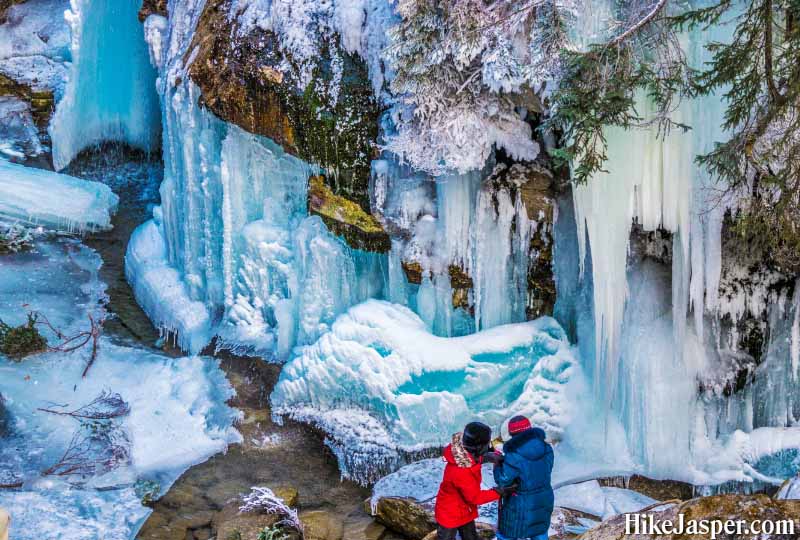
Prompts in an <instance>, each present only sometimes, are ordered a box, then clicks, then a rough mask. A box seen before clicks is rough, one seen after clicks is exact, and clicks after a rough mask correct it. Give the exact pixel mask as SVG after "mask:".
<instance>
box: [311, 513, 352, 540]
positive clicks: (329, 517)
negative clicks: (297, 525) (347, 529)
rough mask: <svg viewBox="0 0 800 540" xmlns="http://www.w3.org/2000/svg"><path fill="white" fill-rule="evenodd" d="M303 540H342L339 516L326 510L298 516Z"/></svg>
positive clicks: (342, 527) (342, 530) (342, 531)
mask: <svg viewBox="0 0 800 540" xmlns="http://www.w3.org/2000/svg"><path fill="white" fill-rule="evenodd" d="M300 521H301V522H302V523H303V538H304V539H305V540H342V539H343V538H344V522H343V521H342V519H341V517H340V516H337V515H336V514H334V513H333V512H329V511H327V510H313V511H311V512H304V513H302V514H300ZM348 540H349V539H348Z"/></svg>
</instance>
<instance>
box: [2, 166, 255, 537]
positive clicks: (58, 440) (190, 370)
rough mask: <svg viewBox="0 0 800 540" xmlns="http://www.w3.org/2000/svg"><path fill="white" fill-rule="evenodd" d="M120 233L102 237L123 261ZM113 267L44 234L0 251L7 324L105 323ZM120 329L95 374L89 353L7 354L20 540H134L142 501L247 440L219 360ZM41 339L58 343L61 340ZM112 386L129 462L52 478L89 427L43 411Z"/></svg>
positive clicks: (8, 498)
mask: <svg viewBox="0 0 800 540" xmlns="http://www.w3.org/2000/svg"><path fill="white" fill-rule="evenodd" d="M111 169H112V168H108V169H107V170H111ZM119 172H120V169H119V168H116V169H113V171H112V172H110V173H109V174H108V177H109V178H110V179H111V182H110V183H111V184H112V186H113V187H114V189H115V190H117V189H119V188H120V185H114V180H116V181H120V180H124V179H123V178H121V177H120V176H119V174H118V173H119ZM122 187H124V182H123V183H122ZM141 195H142V196H143V197H144V198H147V197H146V195H147V194H146V193H143V194H141ZM136 200H137V199H134V204H133V206H136V203H135V201H136ZM123 212H124V210H123ZM111 238H113V237H111V235H108V236H107V237H106V242H105V244H104V243H103V241H102V239H103V237H102V236H101V237H100V238H99V239H97V238H96V239H95V240H94V242H95V244H96V245H98V246H99V247H100V249H103V246H104V245H105V246H106V247H107V248H108V249H106V250H104V251H106V252H107V254H108V255H113V253H112V252H113V251H114V249H115V248H114V247H113V244H114V242H113V241H112V239H111ZM109 245H110V246H111V247H108V246H109ZM119 250H124V243H123V245H122V246H120V247H119ZM120 258H121V254H120ZM103 264H104V262H103V260H102V259H101V257H100V256H99V254H98V252H97V251H95V250H93V249H91V248H89V247H87V246H86V245H84V244H82V243H81V242H79V241H77V240H75V239H72V238H65V237H53V236H49V237H42V238H41V239H39V240H38V241H37V243H36V245H35V247H34V249H33V250H31V251H29V252H23V253H18V254H10V255H2V256H0V319H2V320H3V321H5V322H7V323H8V324H10V325H18V324H21V323H23V322H24V321H25V317H26V313H27V312H29V311H37V312H39V313H41V314H43V315H44V316H46V317H47V319H48V320H49V321H50V322H51V323H52V325H53V326H54V327H56V328H58V329H59V330H61V331H62V332H63V333H64V334H65V335H68V336H69V335H73V334H75V333H77V332H79V331H82V330H86V329H87V328H88V327H89V326H90V323H89V318H88V317H89V315H90V314H91V315H92V316H93V317H94V318H95V319H96V320H99V319H102V318H104V317H107V316H108V315H109V313H108V312H107V311H106V306H107V304H108V296H107V294H106V290H107V287H106V283H104V282H103V281H102V280H101V278H100V276H101V275H103V273H102V272H101V267H102V265H103ZM112 266H113V262H112ZM103 277H106V278H108V277H110V274H109V273H106V274H105V275H104V276H103ZM120 302H122V303H124V299H123V300H121V301H120ZM129 320H130V319H129ZM128 326H129V325H128ZM121 330H124V325H121V324H120V323H119V321H118V320H116V321H115V320H110V321H109V323H108V328H107V329H106V331H105V333H104V335H102V336H101V338H100V340H99V348H98V350H99V353H98V356H97V359H96V361H95V362H94V364H93V365H92V367H91V369H90V370H89V372H88V374H87V376H86V377H85V378H82V377H81V373H82V372H83V370H84V368H85V366H86V363H87V361H88V359H89V357H90V348H89V347H88V346H87V347H83V348H80V349H78V350H76V351H74V352H72V353H60V352H50V353H44V354H39V355H35V356H31V357H28V358H26V359H24V360H23V361H21V362H15V361H12V360H10V359H7V358H5V357H3V356H2V355H0V392H1V393H2V395H3V397H4V398H5V402H6V403H5V404H6V407H7V409H8V412H9V414H10V433H9V434H8V435H7V436H6V437H5V438H3V439H0V484H18V483H22V488H21V489H0V507H4V508H6V509H8V510H9V512H10V513H11V515H12V516H13V531H14V532H13V534H14V538H18V539H21V540H24V539H26V538H36V539H41V538H55V537H58V538H61V539H67V540H73V539H87V540H88V539H96V538H103V539H127V538H130V537H132V535H133V534H135V532H136V531H137V530H138V528H139V526H140V525H141V523H142V522H143V521H144V519H145V518H146V517H147V515H148V514H149V513H150V512H151V510H149V509H148V508H146V507H144V506H142V504H141V498H142V495H143V494H144V492H146V491H152V490H153V489H154V487H155V486H158V487H157V490H158V492H160V493H164V492H166V491H167V489H168V488H169V486H170V485H171V484H172V483H173V482H174V481H175V480H176V479H177V478H178V476H179V475H180V474H181V473H183V471H184V470H186V469H187V468H188V467H190V466H192V465H194V464H196V463H200V462H202V461H205V460H206V459H207V458H208V457H209V456H211V455H213V454H215V453H218V452H220V451H222V450H224V449H225V448H226V447H227V445H228V444H229V443H232V442H236V441H238V440H240V436H239V434H238V432H237V431H236V430H235V429H234V428H233V427H232V423H233V421H234V420H235V419H236V417H237V416H238V414H239V413H238V412H237V411H235V410H234V409H232V408H231V407H229V406H228V405H227V404H226V401H227V400H228V399H229V398H230V397H231V396H232V395H233V390H232V388H231V386H230V384H229V383H228V381H227V379H226V378H225V374H224V373H223V371H222V370H221V369H219V362H218V360H216V359H212V358H207V357H183V358H171V357H168V356H165V355H163V354H161V353H159V352H155V351H154V350H153V349H151V348H143V346H147V345H150V344H149V343H144V344H142V345H139V344H137V343H136V342H135V341H134V340H131V339H119V338H120V337H124V338H130V337H131V336H130V334H131V333H133V334H134V337H135V332H128V333H125V332H123V331H121ZM42 332H43V334H44V335H45V337H47V339H48V341H49V343H50V344H51V345H52V344H55V343H57V342H58V341H59V339H58V338H57V336H55V335H54V334H53V333H52V332H50V331H48V330H44V329H43V330H42ZM120 343H125V344H126V345H131V346H123V345H121V344H120ZM104 390H106V391H110V392H117V393H119V394H120V396H121V397H122V398H123V399H124V400H125V401H126V402H127V403H128V404H129V406H130V413H129V414H128V415H126V416H124V417H122V418H120V419H118V420H114V421H112V422H111V425H112V427H111V428H109V429H110V430H112V432H113V436H114V438H115V440H117V441H122V444H123V446H124V447H125V448H126V449H127V451H126V452H124V453H123V454H124V455H122V458H121V459H119V460H118V461H119V462H120V465H121V466H119V467H118V468H115V469H113V470H110V471H108V472H104V469H103V467H100V471H99V473H100V474H99V475H97V476H95V477H93V478H91V479H81V478H80V477H78V476H77V475H69V476H63V477H60V476H56V475H48V476H42V475H41V471H43V470H45V469H47V468H49V467H51V466H52V465H53V464H54V463H56V462H58V461H59V460H60V459H61V458H62V456H63V455H64V452H65V450H66V449H67V447H68V446H69V444H70V442H71V440H72V438H73V435H74V434H76V433H78V434H82V433H84V432H85V431H84V430H86V429H91V428H88V427H86V426H85V425H83V427H82V424H81V423H80V422H78V421H77V420H75V419H73V418H71V417H67V416H60V415H55V414H52V413H47V412H42V411H39V410H37V409H39V408H49V409H54V410H73V409H75V408H77V407H80V406H82V405H85V404H86V403H89V402H91V401H92V400H93V399H94V398H95V397H97V396H98V394H100V393H101V392H102V391H104ZM90 452H91V451H90Z"/></svg>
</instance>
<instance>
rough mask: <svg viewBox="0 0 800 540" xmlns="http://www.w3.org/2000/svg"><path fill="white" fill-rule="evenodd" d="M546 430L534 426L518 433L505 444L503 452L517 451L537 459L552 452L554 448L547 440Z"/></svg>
mask: <svg viewBox="0 0 800 540" xmlns="http://www.w3.org/2000/svg"><path fill="white" fill-rule="evenodd" d="M545 437H546V435H545V432H544V430H543V429H541V428H538V427H534V428H530V429H526V430H525V431H523V432H522V433H517V434H516V435H514V436H513V437H511V440H509V441H508V442H507V443H504V444H503V452H504V453H506V454H508V453H509V452H516V453H518V454H519V455H521V456H522V457H524V458H526V459H531V460H537V459H541V458H542V457H544V456H545V455H546V454H549V453H552V452H553V448H552V447H551V446H550V445H549V444H547V442H545Z"/></svg>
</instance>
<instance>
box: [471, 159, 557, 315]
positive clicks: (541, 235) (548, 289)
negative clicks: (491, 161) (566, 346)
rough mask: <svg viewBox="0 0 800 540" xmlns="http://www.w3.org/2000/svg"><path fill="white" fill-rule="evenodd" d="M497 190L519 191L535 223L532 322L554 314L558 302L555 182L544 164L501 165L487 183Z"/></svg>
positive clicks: (531, 268) (529, 309)
mask: <svg viewBox="0 0 800 540" xmlns="http://www.w3.org/2000/svg"><path fill="white" fill-rule="evenodd" d="M486 181H487V182H491V183H492V184H493V185H494V186H495V189H500V188H501V187H507V188H509V189H510V190H511V192H512V194H514V193H515V192H517V191H518V192H519V195H520V198H521V199H522V202H523V203H524V204H525V210H526V211H527V214H528V219H530V220H532V221H534V222H535V231H534V233H533V234H532V235H531V242H530V248H529V254H530V259H529V264H528V300H527V307H526V313H527V315H528V319H535V318H537V317H541V316H542V315H552V314H553V307H554V306H555V302H556V283H555V280H554V279H553V268H552V264H553V217H554V215H553V209H554V208H555V194H554V192H555V184H556V182H555V179H554V177H553V173H551V172H550V171H549V170H548V169H547V168H546V167H545V166H544V165H542V164H540V163H536V162H530V163H514V164H512V165H510V166H509V165H505V164H499V165H498V166H496V167H495V169H494V171H492V174H491V175H490V176H489V178H488V179H487V180H486Z"/></svg>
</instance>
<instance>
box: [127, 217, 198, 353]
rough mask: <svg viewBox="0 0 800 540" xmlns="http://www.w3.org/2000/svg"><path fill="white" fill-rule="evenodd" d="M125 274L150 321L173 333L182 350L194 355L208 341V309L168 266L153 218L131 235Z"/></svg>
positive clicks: (157, 226)
mask: <svg viewBox="0 0 800 540" xmlns="http://www.w3.org/2000/svg"><path fill="white" fill-rule="evenodd" d="M125 277H126V278H127V279H128V283H130V284H131V288H133V294H134V296H135V297H136V301H137V302H138V303H139V305H140V306H141V307H142V309H143V310H144V311H145V313H147V316H148V317H150V320H151V321H152V322H153V324H154V325H155V326H156V327H157V328H158V329H159V330H160V331H161V332H162V333H169V334H173V336H174V337H175V339H176V340H177V344H178V346H179V347H181V349H183V350H186V351H188V352H189V353H190V354H197V353H199V352H200V351H201V350H202V349H203V347H205V346H206V345H207V344H208V343H209V341H211V336H212V328H211V317H210V315H209V313H208V309H207V308H206V306H205V304H203V303H202V302H199V301H197V300H193V299H192V298H191V297H190V296H189V291H188V290H187V288H186V285H185V284H184V281H183V279H182V276H181V273H180V272H178V271H177V270H176V269H175V268H173V267H172V266H170V264H169V262H168V259H167V247H166V244H165V242H164V237H163V235H162V232H161V227H160V226H159V225H158V224H157V223H156V222H155V221H154V220H152V219H151V220H150V221H146V222H145V223H143V224H141V225H140V226H139V227H137V228H136V230H135V231H134V232H133V234H132V235H131V239H130V242H128V250H127V252H126V253H125Z"/></svg>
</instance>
